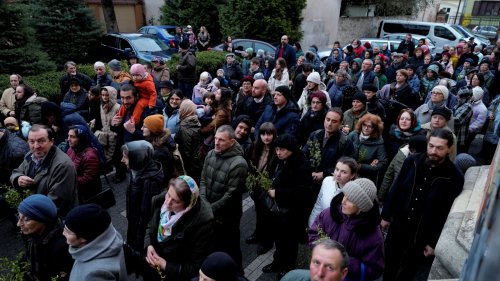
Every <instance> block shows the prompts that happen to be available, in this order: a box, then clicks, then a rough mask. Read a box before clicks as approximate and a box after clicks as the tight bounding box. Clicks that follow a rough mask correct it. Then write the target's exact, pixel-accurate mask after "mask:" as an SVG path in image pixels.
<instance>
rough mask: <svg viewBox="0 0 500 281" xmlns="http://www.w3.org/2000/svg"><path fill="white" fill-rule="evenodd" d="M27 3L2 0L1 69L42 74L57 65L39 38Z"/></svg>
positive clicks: (0, 21)
mask: <svg viewBox="0 0 500 281" xmlns="http://www.w3.org/2000/svg"><path fill="white" fill-rule="evenodd" d="M29 15H30V14H29V12H28V9H27V7H26V6H25V5H24V4H18V3H11V4H6V3H5V0H0V26H2V27H3V28H2V32H1V33H0V61H1V62H2V63H0V73H9V74H10V73H19V74H22V75H32V74H38V73H41V72H43V71H51V70H54V69H55V64H54V63H53V62H52V61H50V60H49V56H48V55H47V53H46V52H44V51H43V50H42V48H41V46H40V45H39V44H38V42H37V41H36V39H35V31H34V29H33V28H32V27H31V26H30V21H29Z"/></svg>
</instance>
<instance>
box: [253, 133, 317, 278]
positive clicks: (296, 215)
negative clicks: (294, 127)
mask: <svg viewBox="0 0 500 281" xmlns="http://www.w3.org/2000/svg"><path fill="white" fill-rule="evenodd" d="M275 144H276V158H275V159H274V160H273V161H272V163H271V164H270V171H273V173H272V174H271V175H270V176H271V179H272V187H271V189H270V190H269V191H268V195H269V197H271V198H272V199H273V200H274V201H275V202H276V206H277V209H279V210H276V211H275V212H273V214H272V217H271V220H272V225H271V229H270V231H271V233H272V234H273V238H274V240H275V243H276V251H275V252H274V260H273V262H272V263H270V264H268V265H266V266H264V267H263V268H262V271H263V272H266V273H267V272H278V277H279V278H281V277H282V276H283V275H284V274H285V273H286V272H287V271H289V270H291V269H292V268H294V267H295V262H296V259H297V254H298V246H299V239H300V238H301V237H302V234H303V233H304V229H305V227H306V225H307V216H308V215H309V214H308V213H306V211H305V209H306V207H307V203H308V202H309V200H310V197H311V195H312V190H311V187H312V176H311V174H312V173H311V167H310V166H309V161H308V160H307V159H306V157H305V155H304V154H303V153H302V152H301V151H300V149H299V144H298V142H297V140H296V139H295V138H294V137H293V136H292V135H289V134H284V135H281V136H279V137H278V138H277V139H276V142H275Z"/></svg>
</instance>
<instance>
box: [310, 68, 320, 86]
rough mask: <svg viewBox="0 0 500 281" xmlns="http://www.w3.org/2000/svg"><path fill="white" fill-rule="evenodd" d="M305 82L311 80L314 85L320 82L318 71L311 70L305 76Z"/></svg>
mask: <svg viewBox="0 0 500 281" xmlns="http://www.w3.org/2000/svg"><path fill="white" fill-rule="evenodd" d="M307 82H313V83H314V84H316V85H319V84H321V77H320V76H319V73H318V72H316V71H315V72H312V73H311V74H309V76H307Z"/></svg>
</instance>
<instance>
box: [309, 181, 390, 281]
mask: <svg viewBox="0 0 500 281" xmlns="http://www.w3.org/2000/svg"><path fill="white" fill-rule="evenodd" d="M376 195H377V187H376V186H375V184H374V183H373V182H372V181H370V180H369V179H365V178H359V179H356V180H354V181H350V182H348V183H347V184H346V185H345V186H344V188H342V193H341V194H339V195H337V196H336V197H334V198H333V200H332V202H331V205H330V208H327V209H325V210H324V211H323V212H321V213H320V214H319V215H318V217H317V218H316V220H315V221H314V223H313V225H312V227H311V228H310V229H309V243H310V244H311V245H312V244H314V243H316V241H318V240H320V239H321V237H320V233H324V234H326V235H327V236H328V237H329V238H330V239H332V240H334V241H337V242H339V243H341V244H342V245H344V247H345V249H346V251H347V253H348V254H349V264H348V268H349V270H348V272H347V278H346V280H367V281H368V280H377V278H379V277H380V276H381V275H382V272H383V270H384V237H383V236H382V231H381V229H380V227H379V224H380V221H381V218H380V214H379V210H378V204H376V202H377V201H376Z"/></svg>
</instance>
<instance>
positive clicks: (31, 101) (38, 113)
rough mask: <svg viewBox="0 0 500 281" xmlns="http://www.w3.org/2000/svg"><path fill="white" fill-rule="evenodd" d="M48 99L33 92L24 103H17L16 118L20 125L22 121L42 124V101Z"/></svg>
mask: <svg viewBox="0 0 500 281" xmlns="http://www.w3.org/2000/svg"><path fill="white" fill-rule="evenodd" d="M46 101H47V99H46V98H44V97H39V96H37V95H36V94H33V95H32V96H31V97H29V98H28V99H27V100H26V102H24V103H23V104H18V103H17V102H16V103H15V107H16V120H17V123H18V124H19V125H21V122H22V121H28V122H29V123H30V124H31V125H33V124H42V103H43V102H46Z"/></svg>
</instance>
